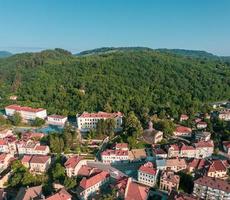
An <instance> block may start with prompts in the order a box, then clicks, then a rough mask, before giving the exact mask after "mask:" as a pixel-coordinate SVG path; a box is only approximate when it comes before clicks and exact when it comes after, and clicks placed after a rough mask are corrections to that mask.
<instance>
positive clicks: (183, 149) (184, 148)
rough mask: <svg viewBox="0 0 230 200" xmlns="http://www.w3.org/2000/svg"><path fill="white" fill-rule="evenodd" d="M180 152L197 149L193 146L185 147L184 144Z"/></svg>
mask: <svg viewBox="0 0 230 200" xmlns="http://www.w3.org/2000/svg"><path fill="white" fill-rule="evenodd" d="M180 150H182V151H185V150H195V148H194V147H193V146H188V145H185V144H184V143H183V144H182V146H181V149H180Z"/></svg>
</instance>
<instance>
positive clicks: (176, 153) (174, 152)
mask: <svg viewBox="0 0 230 200" xmlns="http://www.w3.org/2000/svg"><path fill="white" fill-rule="evenodd" d="M168 157H169V158H176V157H180V147H179V146H178V145H177V144H171V145H170V146H169V148H168Z"/></svg>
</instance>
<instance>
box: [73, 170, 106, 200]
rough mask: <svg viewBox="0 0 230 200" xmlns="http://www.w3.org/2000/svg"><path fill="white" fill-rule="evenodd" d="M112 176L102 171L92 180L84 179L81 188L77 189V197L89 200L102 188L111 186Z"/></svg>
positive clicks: (91, 178)
mask: <svg viewBox="0 0 230 200" xmlns="http://www.w3.org/2000/svg"><path fill="white" fill-rule="evenodd" d="M109 180H110V175H109V173H108V172H105V171H102V172H100V173H98V174H96V175H95V176H92V177H90V178H88V179H87V178H85V177H84V178H83V179H82V180H81V182H80V186H79V187H78V188H77V195H78V197H79V199H81V200H87V199H88V198H89V197H90V196H92V195H93V194H95V193H96V192H97V191H99V190H100V189H101V187H103V186H105V185H107V184H109Z"/></svg>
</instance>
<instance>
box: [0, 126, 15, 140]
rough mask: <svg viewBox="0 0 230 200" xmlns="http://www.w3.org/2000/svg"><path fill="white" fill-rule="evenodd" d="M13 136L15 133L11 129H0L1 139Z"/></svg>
mask: <svg viewBox="0 0 230 200" xmlns="http://www.w3.org/2000/svg"><path fill="white" fill-rule="evenodd" d="M10 136H13V131H12V130H11V129H7V128H3V129H0V139H3V138H6V137H10Z"/></svg>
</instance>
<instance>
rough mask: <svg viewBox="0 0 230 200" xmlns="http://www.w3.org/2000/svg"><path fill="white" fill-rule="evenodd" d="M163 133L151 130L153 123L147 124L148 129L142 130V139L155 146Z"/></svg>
mask: <svg viewBox="0 0 230 200" xmlns="http://www.w3.org/2000/svg"><path fill="white" fill-rule="evenodd" d="M163 135H164V134H163V132H162V131H159V130H156V129H154V128H153V123H152V122H151V121H150V122H149V127H148V129H145V130H144V134H143V138H144V140H145V141H146V142H147V143H149V144H156V143H159V142H161V140H162V139H163Z"/></svg>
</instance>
